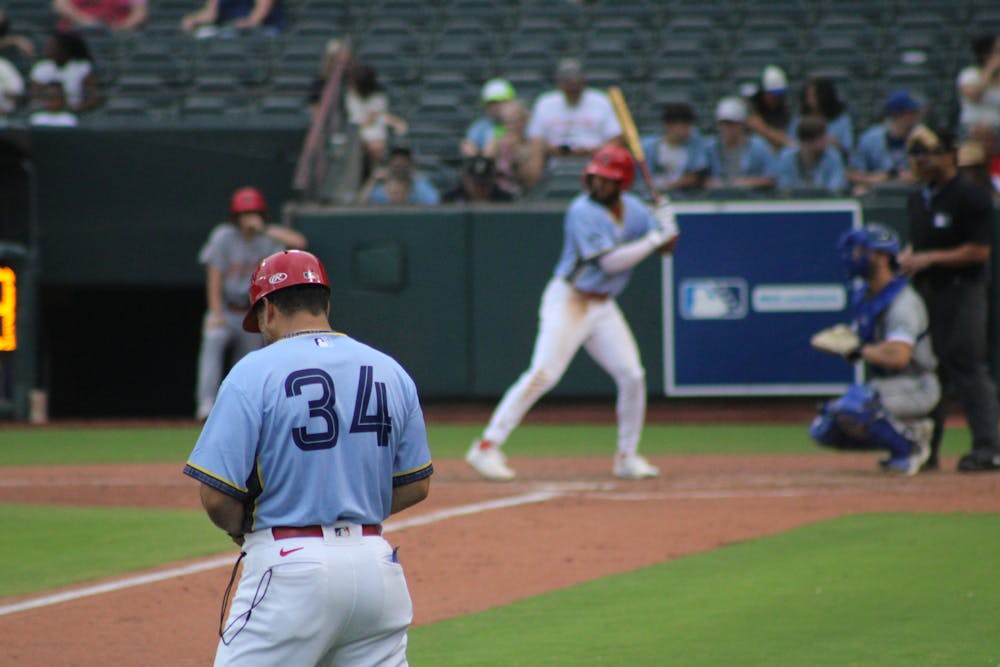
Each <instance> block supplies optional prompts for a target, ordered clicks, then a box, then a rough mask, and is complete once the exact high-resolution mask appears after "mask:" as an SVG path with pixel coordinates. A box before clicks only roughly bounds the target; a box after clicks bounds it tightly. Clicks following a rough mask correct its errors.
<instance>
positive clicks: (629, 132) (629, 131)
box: [608, 86, 670, 204]
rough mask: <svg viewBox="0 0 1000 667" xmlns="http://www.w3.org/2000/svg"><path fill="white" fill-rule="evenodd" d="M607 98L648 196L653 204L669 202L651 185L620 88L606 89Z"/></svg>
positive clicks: (651, 178) (651, 180) (650, 178)
mask: <svg viewBox="0 0 1000 667" xmlns="http://www.w3.org/2000/svg"><path fill="white" fill-rule="evenodd" d="M608 98H610V100H611V106H613V107H614V109H615V115H616V116H618V124H619V125H621V126H622V134H623V135H625V143H626V145H628V149H629V150H630V151H632V157H634V158H635V162H636V164H637V165H639V172H640V173H641V174H642V178H643V180H644V181H646V185H647V186H648V187H649V194H650V195H651V196H652V197H653V203H655V204H660V203H665V202H668V201H670V200H669V198H668V197H666V196H665V195H661V194H660V193H659V192H657V191H656V186H654V185H653V177H652V175H651V174H650V173H649V167H648V166H647V165H646V153H645V151H643V150H642V144H641V143H640V142H639V131H638V130H636V128H635V121H634V120H632V112H631V111H629V108H628V103H626V102H625V96H624V95H623V94H622V90H621V88H619V87H618V86H611V87H610V88H608Z"/></svg>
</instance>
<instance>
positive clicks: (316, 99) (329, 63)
mask: <svg viewBox="0 0 1000 667" xmlns="http://www.w3.org/2000/svg"><path fill="white" fill-rule="evenodd" d="M351 57H352V54H351V45H350V43H349V42H347V41H346V40H341V39H331V40H328V41H327V43H326V47H325V48H324V49H323V60H322V62H321V63H320V66H319V72H317V74H316V78H315V79H313V81H312V83H311V84H310V85H309V92H308V94H307V101H308V103H309V116H310V117H311V118H312V120H313V121H314V122H315V120H316V114H317V112H319V109H320V102H321V101H322V98H323V89H324V88H325V87H326V82H327V80H328V79H329V78H330V75H331V74H333V72H334V71H335V70H336V68H337V66H338V65H340V64H341V63H343V64H344V66H345V67H346V66H348V65H349V64H350V62H351ZM345 71H346V70H345ZM331 106H333V107H336V106H337V101H336V100H331Z"/></svg>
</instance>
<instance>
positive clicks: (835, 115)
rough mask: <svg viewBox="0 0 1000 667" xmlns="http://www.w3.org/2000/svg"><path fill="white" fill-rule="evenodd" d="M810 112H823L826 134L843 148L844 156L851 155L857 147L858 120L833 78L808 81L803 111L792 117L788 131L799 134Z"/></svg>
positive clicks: (803, 91)
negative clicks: (801, 122)
mask: <svg viewBox="0 0 1000 667" xmlns="http://www.w3.org/2000/svg"><path fill="white" fill-rule="evenodd" d="M810 114H817V115H819V116H822V117H823V119H824V120H825V121H826V136H827V138H828V140H829V143H830V145H831V146H833V147H834V148H837V149H838V150H839V151H840V153H841V157H844V158H846V157H847V156H848V155H850V154H851V149H852V148H854V124H853V123H852V122H851V115H850V113H848V111H847V105H846V104H844V102H843V101H841V99H840V96H839V95H838V94H837V85H836V84H835V83H834V82H833V79H827V78H826V77H815V78H812V79H809V80H808V81H806V85H804V86H803V87H802V96H801V98H800V100H799V113H798V114H796V116H795V117H794V118H792V122H791V124H790V125H789V126H788V134H789V135H790V136H793V137H795V136H798V129H799V122H800V121H801V120H802V118H803V117H804V116H808V115H810Z"/></svg>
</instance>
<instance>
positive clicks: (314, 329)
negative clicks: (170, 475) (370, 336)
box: [184, 250, 434, 667]
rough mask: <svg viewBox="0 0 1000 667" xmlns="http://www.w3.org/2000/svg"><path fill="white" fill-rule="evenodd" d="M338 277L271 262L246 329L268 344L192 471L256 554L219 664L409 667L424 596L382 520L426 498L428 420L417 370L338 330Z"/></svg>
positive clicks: (236, 382) (205, 432) (222, 394)
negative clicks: (410, 586) (417, 598)
mask: <svg viewBox="0 0 1000 667" xmlns="http://www.w3.org/2000/svg"><path fill="white" fill-rule="evenodd" d="M329 285H330V283H329V280H328V278H327V275H326V270H325V268H324V267H323V265H322V264H321V263H320V262H319V260H318V259H317V258H316V257H315V256H314V255H312V254H310V253H307V252H301V251H297V250H290V251H283V252H279V253H276V254H274V255H271V256H270V257H267V258H265V259H264V260H263V261H261V263H260V266H259V267H258V268H257V270H256V271H255V272H254V274H253V279H252V282H251V284H250V301H251V303H252V305H251V306H250V307H249V309H248V311H247V312H246V317H245V318H244V320H243V324H242V326H243V327H244V329H245V330H247V331H249V332H257V331H260V333H261V335H262V338H263V340H264V343H265V344H266V346H265V347H264V348H263V349H261V350H257V351H255V352H251V353H250V354H248V355H247V356H245V357H244V358H243V359H241V360H240V361H239V362H237V364H236V365H235V366H234V367H233V370H232V371H231V372H230V373H229V375H227V376H226V379H225V381H224V382H223V383H222V387H221V389H220V390H219V397H218V400H217V401H216V403H215V406H214V407H213V408H212V412H211V413H210V414H209V416H208V421H207V422H206V423H205V426H204V428H203V429H202V432H201V436H200V437H199V438H198V442H197V444H196V445H195V448H194V451H193V452H192V453H191V457H190V458H189V459H188V462H187V466H186V467H185V468H184V472H185V474H187V475H189V476H191V477H193V478H195V479H196V480H198V481H199V482H201V485H200V495H201V501H202V505H203V506H204V508H205V510H206V512H207V513H208V516H209V518H210V519H211V520H212V522H213V523H214V524H215V525H217V526H218V527H219V528H221V529H223V530H224V531H226V532H227V533H228V534H229V536H230V537H231V538H232V539H233V541H235V542H236V543H237V544H239V545H241V546H242V547H243V552H244V553H243V555H242V556H241V560H242V563H243V574H242V576H241V578H240V582H239V586H238V588H237V590H236V596H235V598H234V599H233V603H232V605H231V608H230V610H229V616H228V618H227V620H226V621H225V623H224V624H223V625H222V627H221V628H220V641H219V645H218V650H217V653H216V657H215V665H216V667H221V666H223V665H237V666H239V667H244V666H251V667H252V666H255V665H290V666H291V665H294V666H296V667H299V666H311V665H331V666H332V665H337V666H338V667H360V666H362V665H364V666H369V667H370V666H374V665H379V666H380V667H397V666H400V665H406V664H407V663H406V644H407V626H408V625H409V623H410V621H411V620H412V618H413V603H412V601H411V599H410V595H409V592H408V590H407V585H406V579H405V577H404V575H403V569H402V567H401V566H400V564H399V561H398V559H397V558H396V551H395V550H394V549H393V548H392V546H391V545H390V544H389V543H388V542H387V541H386V540H385V539H384V538H383V537H382V536H381V534H382V526H381V522H382V521H384V520H385V518H386V517H388V516H389V515H390V514H394V513H396V512H399V511H401V510H403V509H406V508H407V507H410V506H411V505H414V504H416V503H418V502H421V501H422V500H423V499H424V498H426V496H427V493H428V491H429V489H430V478H431V475H432V474H433V472H434V468H433V465H432V463H431V457H430V450H429V448H428V445H427V432H426V429H425V427H424V419H423V413H422V411H421V408H420V402H419V399H418V396H417V389H416V386H415V385H414V383H413V380H412V379H411V378H410V377H409V375H407V373H406V371H404V370H403V368H402V367H401V366H400V365H399V364H398V363H397V362H396V361H395V360H393V359H392V358H390V357H389V356H388V355H386V354H383V353H382V352H379V351H377V350H374V349H372V348H371V347H369V346H367V345H364V344H362V343H360V342H358V341H356V340H353V339H351V338H349V337H348V336H345V335H343V334H340V333H337V332H334V331H332V330H331V329H330V323H329V319H328V318H329V314H330V288H329ZM243 556H245V559H244V558H243Z"/></svg>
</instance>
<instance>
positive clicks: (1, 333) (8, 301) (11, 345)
mask: <svg viewBox="0 0 1000 667" xmlns="http://www.w3.org/2000/svg"><path fill="white" fill-rule="evenodd" d="M16 283H17V274H15V273H14V269H12V268H10V267H7V266H0V352H9V351H11V350H16V349H17V329H16V327H15V323H14V314H15V312H17V311H16V306H17V284H16Z"/></svg>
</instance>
